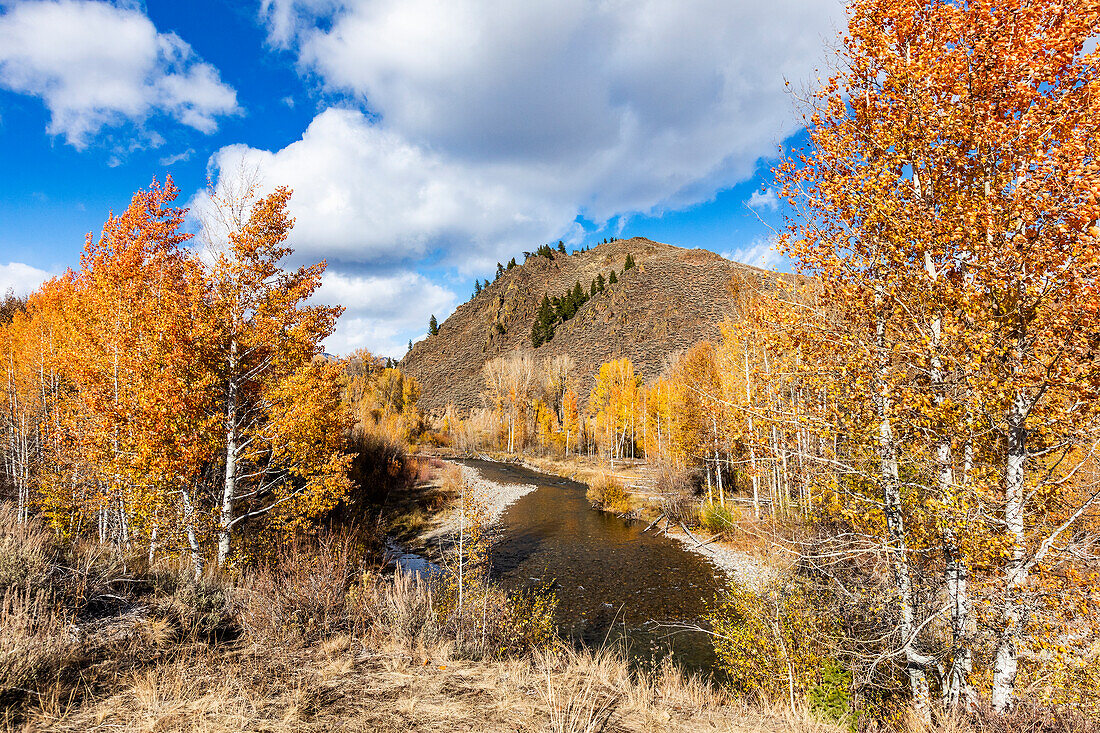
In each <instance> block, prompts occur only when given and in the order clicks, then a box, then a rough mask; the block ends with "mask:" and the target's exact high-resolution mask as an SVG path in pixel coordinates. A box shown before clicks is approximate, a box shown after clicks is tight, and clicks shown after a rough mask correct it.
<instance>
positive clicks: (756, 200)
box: [748, 188, 779, 212]
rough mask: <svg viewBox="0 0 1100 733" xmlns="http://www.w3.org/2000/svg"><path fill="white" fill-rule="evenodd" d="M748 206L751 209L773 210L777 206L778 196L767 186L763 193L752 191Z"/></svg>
mask: <svg viewBox="0 0 1100 733" xmlns="http://www.w3.org/2000/svg"><path fill="white" fill-rule="evenodd" d="M748 207H749V208H750V209H752V210H753V211H758V212H759V211H775V210H776V209H778V208H779V196H778V195H777V194H776V192H775V189H774V188H768V189H767V190H765V191H764V193H760V192H759V191H753V193H752V196H749V201H748Z"/></svg>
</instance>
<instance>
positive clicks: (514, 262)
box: [508, 257, 516, 270]
mask: <svg viewBox="0 0 1100 733" xmlns="http://www.w3.org/2000/svg"><path fill="white" fill-rule="evenodd" d="M515 266H516V258H515V257H513V258H512V259H510V260H508V269H509V270H511V269H512V268H513V267H515Z"/></svg>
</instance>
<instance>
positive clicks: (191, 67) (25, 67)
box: [0, 0, 240, 149]
mask: <svg viewBox="0 0 1100 733" xmlns="http://www.w3.org/2000/svg"><path fill="white" fill-rule="evenodd" d="M0 87H4V88H7V89H9V90H11V91H13V92H17V93H20V94H28V95H32V96H36V97H40V98H41V99H42V100H43V102H44V103H45V104H46V107H47V109H49V111H50V123H49V127H48V131H49V133H50V134H52V135H63V136H64V137H65V139H66V141H67V142H68V143H70V144H71V145H73V146H74V147H76V148H78V149H80V148H83V147H85V146H86V145H87V144H88V140H89V138H90V137H91V136H92V135H93V134H95V133H96V132H98V131H99V130H100V129H102V128H104V127H113V126H117V125H120V124H123V123H125V122H127V121H129V122H137V123H141V122H144V121H145V120H146V119H148V118H149V117H151V116H153V115H165V116H167V117H170V118H172V119H174V120H176V121H177V122H179V123H182V124H184V125H187V126H188V127H192V128H194V129H196V130H199V131H200V132H204V133H211V132H213V131H214V130H215V129H217V118H218V117H220V116H223V115H230V114H236V113H239V111H240V110H239V107H238V105H237V94H236V92H235V91H234V90H233V89H232V87H230V86H228V85H226V84H225V83H223V82H222V81H221V78H220V76H219V74H218V71H217V69H215V68H214V67H213V66H211V65H210V64H208V63H205V62H203V61H202V60H201V59H199V58H197V57H196V55H195V53H194V51H193V50H192V49H191V46H190V45H188V44H187V43H186V42H185V41H183V40H182V39H181V38H180V37H179V36H177V35H176V34H174V33H158V32H157V29H156V28H155V27H154V25H153V23H152V22H151V21H150V20H149V18H147V17H146V16H145V15H144V14H142V13H141V12H140V11H138V10H136V9H133V8H128V7H116V6H114V5H111V4H109V3H105V2H94V1H91V0H46V1H44V2H39V1H35V2H20V3H16V4H15V5H13V6H10V7H9V8H7V10H6V11H5V12H4V13H3V14H2V15H0ZM155 142H156V140H155V139H151V144H154V145H155Z"/></svg>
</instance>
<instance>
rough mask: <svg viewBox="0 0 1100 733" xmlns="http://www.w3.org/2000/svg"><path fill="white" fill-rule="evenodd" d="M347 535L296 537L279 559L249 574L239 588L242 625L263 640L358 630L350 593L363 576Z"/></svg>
mask: <svg viewBox="0 0 1100 733" xmlns="http://www.w3.org/2000/svg"><path fill="white" fill-rule="evenodd" d="M353 547H354V543H353V541H352V538H351V536H350V535H348V534H341V535H335V534H326V535H324V536H322V537H321V538H320V539H319V540H317V541H316V542H307V541H304V540H298V539H295V540H292V541H291V542H290V543H289V544H287V545H286V546H284V547H283V548H282V549H281V550H280V551H279V553H278V555H277V556H276V559H275V560H274V561H273V562H271V563H269V564H268V565H266V566H264V567H262V568H260V569H259V570H256V571H254V572H253V573H251V574H249V575H248V576H246V577H245V578H244V580H243V582H242V583H241V587H240V589H239V591H238V593H237V596H238V604H237V616H238V618H239V620H240V623H241V626H242V627H243V628H244V630H245V631H246V632H247V633H248V634H249V635H251V636H254V637H255V638H256V639H258V640H269V639H282V640H287V641H290V640H297V641H303V642H306V643H310V642H313V641H317V640H318V639H320V638H322V637H324V636H327V635H329V634H332V633H334V632H338V631H339V632H350V631H354V630H355V627H356V625H357V622H358V621H359V619H358V618H357V616H356V614H353V613H352V608H353V607H352V606H350V605H349V603H348V592H349V590H350V589H351V587H352V585H353V584H354V583H355V582H356V581H358V580H359V579H360V577H361V575H362V574H361V571H360V568H359V563H358V561H357V558H356V557H355V553H354V552H353Z"/></svg>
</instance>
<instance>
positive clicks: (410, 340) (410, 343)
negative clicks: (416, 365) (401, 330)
mask: <svg viewBox="0 0 1100 733" xmlns="http://www.w3.org/2000/svg"><path fill="white" fill-rule="evenodd" d="M412 350H413V341H412V339H409V351H412Z"/></svg>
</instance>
